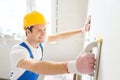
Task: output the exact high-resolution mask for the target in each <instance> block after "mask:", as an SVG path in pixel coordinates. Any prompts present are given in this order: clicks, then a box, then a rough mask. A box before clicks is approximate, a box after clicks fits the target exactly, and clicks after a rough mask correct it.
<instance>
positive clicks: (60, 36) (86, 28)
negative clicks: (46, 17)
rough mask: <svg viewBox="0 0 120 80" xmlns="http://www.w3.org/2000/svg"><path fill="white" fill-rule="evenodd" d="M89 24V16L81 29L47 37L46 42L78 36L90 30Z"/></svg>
mask: <svg viewBox="0 0 120 80" xmlns="http://www.w3.org/2000/svg"><path fill="white" fill-rule="evenodd" d="M90 22H91V16H89V17H88V19H87V20H86V22H85V24H84V26H83V27H82V28H81V29H76V30H71V31H66V32H61V33H58V34H53V35H50V36H48V42H52V41H57V40H61V39H65V38H69V37H72V36H74V35H78V34H81V33H84V32H87V31H89V30H90Z"/></svg>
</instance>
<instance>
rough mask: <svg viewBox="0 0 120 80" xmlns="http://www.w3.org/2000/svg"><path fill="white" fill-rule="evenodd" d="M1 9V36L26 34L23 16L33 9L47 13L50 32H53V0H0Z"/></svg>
mask: <svg viewBox="0 0 120 80" xmlns="http://www.w3.org/2000/svg"><path fill="white" fill-rule="evenodd" d="M0 10H1V13H0V37H1V36H2V35H9V36H14V35H15V34H20V35H21V33H22V34H24V30H23V27H22V26H23V17H24V15H25V14H26V13H27V12H30V11H32V10H38V11H39V12H41V13H42V14H43V15H45V18H46V20H47V22H48V23H49V24H48V25H47V26H49V27H48V29H47V30H48V34H51V33H52V27H51V26H52V20H53V19H52V0H0Z"/></svg>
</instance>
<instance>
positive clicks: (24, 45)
mask: <svg viewBox="0 0 120 80" xmlns="http://www.w3.org/2000/svg"><path fill="white" fill-rule="evenodd" d="M20 45H21V46H23V47H24V48H26V49H27V50H28V52H29V54H30V58H33V55H32V52H31V50H30V48H29V47H28V46H27V45H26V44H25V43H24V42H22V43H20Z"/></svg>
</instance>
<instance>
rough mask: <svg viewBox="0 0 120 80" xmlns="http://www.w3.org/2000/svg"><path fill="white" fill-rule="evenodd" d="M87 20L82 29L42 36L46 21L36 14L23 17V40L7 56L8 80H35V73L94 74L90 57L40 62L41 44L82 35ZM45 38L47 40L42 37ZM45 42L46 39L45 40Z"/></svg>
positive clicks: (82, 56) (87, 55)
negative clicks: (24, 35) (8, 62)
mask: <svg viewBox="0 0 120 80" xmlns="http://www.w3.org/2000/svg"><path fill="white" fill-rule="evenodd" d="M89 20H90V19H89V18H88V21H87V22H86V24H85V26H84V27H83V28H81V29H78V30H72V31H67V32H61V33H58V34H54V35H51V36H46V24H47V23H46V20H45V18H44V16H43V15H42V14H41V13H40V12H38V11H32V12H30V13H28V14H26V15H25V16H24V26H23V27H24V30H25V32H26V39H25V40H24V41H23V42H21V43H19V44H18V45H15V46H13V48H12V50H11V54H10V60H11V80H37V79H38V76H39V74H44V75H55V74H65V73H79V74H81V73H86V74H89V73H91V72H93V71H94V66H95V58H94V54H92V53H88V54H81V53H80V54H81V55H79V56H77V58H76V59H75V60H73V61H66V62H54V61H44V60H42V59H43V47H42V43H43V42H44V41H46V42H52V41H57V40H60V39H65V38H69V37H71V36H74V35H77V34H82V33H83V31H88V30H89ZM46 37H47V38H46ZM46 39H47V40H46Z"/></svg>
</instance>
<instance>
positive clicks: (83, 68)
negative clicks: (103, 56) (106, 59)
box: [76, 53, 96, 74]
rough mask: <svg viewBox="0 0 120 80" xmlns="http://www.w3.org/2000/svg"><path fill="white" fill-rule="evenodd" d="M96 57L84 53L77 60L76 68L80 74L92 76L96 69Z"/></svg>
mask: <svg viewBox="0 0 120 80" xmlns="http://www.w3.org/2000/svg"><path fill="white" fill-rule="evenodd" d="M95 62H96V59H95V55H94V54H93V53H82V54H81V55H80V56H78V57H77V59H76V67H77V70H78V72H79V73H84V74H90V73H92V72H93V71H94V69H95Z"/></svg>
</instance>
